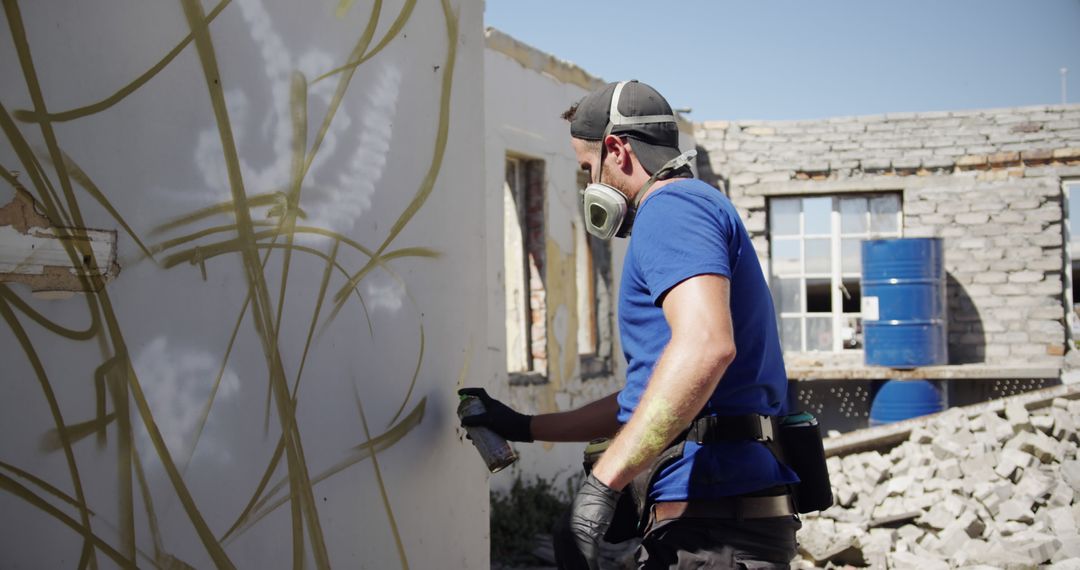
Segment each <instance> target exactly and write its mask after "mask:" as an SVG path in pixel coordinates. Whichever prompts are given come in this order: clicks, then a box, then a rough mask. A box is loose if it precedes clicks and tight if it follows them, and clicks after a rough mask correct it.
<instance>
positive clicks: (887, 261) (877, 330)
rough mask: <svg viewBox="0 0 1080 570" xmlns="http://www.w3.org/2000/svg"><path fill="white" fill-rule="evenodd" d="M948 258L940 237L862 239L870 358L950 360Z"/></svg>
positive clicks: (908, 364)
mask: <svg viewBox="0 0 1080 570" xmlns="http://www.w3.org/2000/svg"><path fill="white" fill-rule="evenodd" d="M944 261H945V255H944V252H943V247H942V241H941V239H940V238H906V239H878V240H866V241H863V242H862V319H863V334H864V340H863V346H864V354H865V357H866V364H868V365H877V366H889V367H891V368H915V367H917V366H932V365H935V364H948V362H949V348H948V346H949V345H948V333H947V330H946V319H945V307H946V300H945V264H944Z"/></svg>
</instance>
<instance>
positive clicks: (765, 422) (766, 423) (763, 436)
mask: <svg viewBox="0 0 1080 570" xmlns="http://www.w3.org/2000/svg"><path fill="white" fill-rule="evenodd" d="M756 415H757V420H758V432H759V433H760V435H759V436H758V441H762V442H766V441H775V440H776V431H775V429H774V426H773V421H772V416H763V415H761V414H756Z"/></svg>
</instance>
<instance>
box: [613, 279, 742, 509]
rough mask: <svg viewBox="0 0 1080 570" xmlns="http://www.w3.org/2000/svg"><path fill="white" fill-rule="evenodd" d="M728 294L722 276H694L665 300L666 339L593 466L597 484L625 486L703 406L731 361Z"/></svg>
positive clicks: (728, 291)
mask: <svg viewBox="0 0 1080 570" xmlns="http://www.w3.org/2000/svg"><path fill="white" fill-rule="evenodd" d="M730 295H731V292H730V282H729V280H728V279H727V278H726V277H721V276H718V275H699V276H696V277H692V278H690V279H687V280H686V281H683V282H682V283H680V284H678V285H676V286H675V287H674V288H672V289H671V290H670V291H669V292H668V294H667V295H666V296H665V298H664V300H663V309H664V316H665V318H666V319H667V321H668V324H669V325H670V326H671V341H670V342H668V344H667V346H666V347H665V348H664V352H663V354H662V355H661V356H660V360H659V361H658V362H657V364H656V367H655V368H654V369H653V373H652V376H651V377H650V378H649V383H648V386H647V387H646V389H645V393H644V394H642V397H641V401H640V402H639V404H638V407H637V409H636V410H634V414H633V416H631V418H630V421H629V422H627V424H626V426H625V427H624V428H623V429H622V430H621V431H620V432H619V433H618V435H617V436H616V438H615V440H614V441H613V442H612V444H611V447H609V448H608V450H607V451H606V452H604V455H603V457H601V459H600V461H599V462H598V463H597V464H596V466H595V467H594V468H593V474H594V475H595V476H596V478H597V479H599V480H600V481H601V482H602V483H604V484H606V485H608V486H609V487H611V488H612V489H617V490H618V489H622V488H623V487H625V486H626V485H627V484H628V483H629V482H630V481H631V480H632V479H633V478H634V477H635V476H636V475H637V474H638V473H640V472H642V471H643V470H645V468H646V467H648V465H649V464H650V463H651V462H652V460H653V459H655V458H656V457H657V456H658V455H659V454H660V453H661V452H662V451H663V450H664V449H665V448H666V447H667V446H668V444H670V443H671V441H672V440H674V439H675V436H677V435H678V434H679V433H681V432H682V431H683V430H684V429H686V428H687V427H688V426H689V425H690V422H691V421H692V420H693V419H694V417H696V416H697V414H698V412H700V411H701V409H702V408H703V407H704V406H705V402H706V401H708V399H709V397H710V396H711V395H712V393H713V391H714V390H715V389H716V385H717V383H718V382H719V381H720V378H721V377H722V376H723V374H724V371H725V370H726V369H727V367H728V365H729V364H731V361H732V360H734V359H735V338H734V332H733V330H732V324H731V308H730V304H729V302H730V301H729V299H730Z"/></svg>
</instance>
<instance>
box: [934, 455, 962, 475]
mask: <svg viewBox="0 0 1080 570" xmlns="http://www.w3.org/2000/svg"><path fill="white" fill-rule="evenodd" d="M961 475H962V472H961V471H960V462H959V461H958V460H957V459H956V458H955V457H953V458H949V459H946V460H944V461H942V462H941V463H940V464H939V465H938V468H937V476H938V477H940V478H942V479H947V480H956V479H959V478H960V477H961Z"/></svg>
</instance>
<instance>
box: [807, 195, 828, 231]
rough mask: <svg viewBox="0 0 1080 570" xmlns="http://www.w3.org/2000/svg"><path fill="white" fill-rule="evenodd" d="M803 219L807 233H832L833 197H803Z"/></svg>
mask: <svg viewBox="0 0 1080 570" xmlns="http://www.w3.org/2000/svg"><path fill="white" fill-rule="evenodd" d="M803 221H804V223H805V224H806V231H805V232H804V233H805V234H806V235H811V234H818V235H823V234H824V235H827V234H829V233H832V198H829V197H828V196H826V197H823V198H803Z"/></svg>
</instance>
